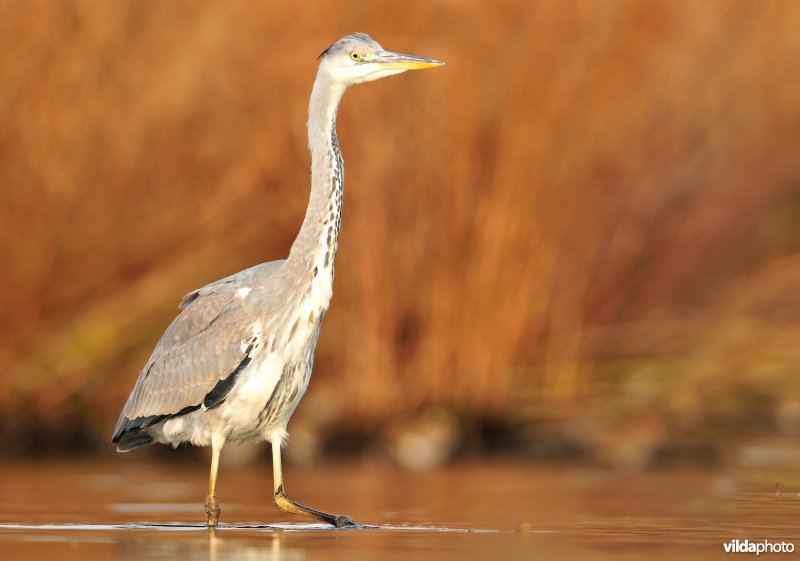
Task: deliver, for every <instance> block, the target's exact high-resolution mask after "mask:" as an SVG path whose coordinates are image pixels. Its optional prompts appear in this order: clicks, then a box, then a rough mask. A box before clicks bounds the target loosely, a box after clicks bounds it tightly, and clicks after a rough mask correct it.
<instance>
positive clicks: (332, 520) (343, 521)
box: [272, 485, 358, 528]
mask: <svg viewBox="0 0 800 561" xmlns="http://www.w3.org/2000/svg"><path fill="white" fill-rule="evenodd" d="M272 502H274V503H275V506H276V507H277V508H278V510H282V511H283V512H288V513H289V514H299V515H300V516H306V517H308V518H313V519H315V520H319V521H320V522H325V523H326V524H330V525H331V526H336V527H337V528H347V527H350V526H358V524H356V523H355V522H353V520H352V519H351V518H350V517H349V516H345V515H343V514H328V513H327V512H321V511H319V510H314V509H313V508H309V507H307V506H303V505H301V504H300V503H296V502H294V501H293V500H291V499H290V498H289V497H287V496H286V493H284V491H283V485H281V486H280V487H278V488H277V489H276V490H275V494H274V495H273V497H272Z"/></svg>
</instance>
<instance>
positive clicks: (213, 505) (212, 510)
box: [206, 496, 222, 528]
mask: <svg viewBox="0 0 800 561" xmlns="http://www.w3.org/2000/svg"><path fill="white" fill-rule="evenodd" d="M221 511H222V509H221V508H220V507H219V501H217V497H215V496H214V497H206V516H207V517H208V527H209V528H216V527H217V525H218V524H219V513H220V512H221Z"/></svg>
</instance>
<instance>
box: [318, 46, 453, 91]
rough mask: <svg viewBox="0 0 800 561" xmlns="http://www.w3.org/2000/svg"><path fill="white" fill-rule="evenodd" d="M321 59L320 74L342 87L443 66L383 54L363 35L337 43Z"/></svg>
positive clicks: (392, 54)
mask: <svg viewBox="0 0 800 561" xmlns="http://www.w3.org/2000/svg"><path fill="white" fill-rule="evenodd" d="M320 59H321V63H320V70H321V71H324V72H326V73H328V75H329V76H330V77H331V78H332V79H334V80H336V81H338V82H340V83H342V84H344V85H345V86H351V85H353V84H360V83H361V82H369V81H371V80H377V79H378V78H384V77H386V76H392V75H394V74H400V73H401V72H405V71H406V70H420V69H422V68H433V67H435V66H441V65H442V64H444V63H443V62H441V61H438V60H434V59H432V58H423V57H418V56H412V55H404V54H400V53H393V52H390V51H384V50H383V47H381V46H380V45H379V44H378V42H377V41H375V40H374V39H373V38H372V37H370V36H369V35H367V34H366V33H355V34H353V35H348V36H347V37H343V38H342V39H339V40H338V41H336V42H335V43H334V44H333V45H331V46H330V47H328V48H327V49H326V50H325V52H323V53H322V54H321V55H320Z"/></svg>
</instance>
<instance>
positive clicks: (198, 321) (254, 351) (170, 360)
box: [112, 34, 441, 526]
mask: <svg viewBox="0 0 800 561" xmlns="http://www.w3.org/2000/svg"><path fill="white" fill-rule="evenodd" d="M439 64H441V63H439V62H438V61H433V60H430V59H421V58H418V57H411V56H408V55H397V54H395V53H387V52H385V51H383V50H382V49H381V48H380V45H378V44H377V43H375V42H374V41H373V40H372V39H371V38H369V37H368V36H366V35H363V34H356V35H353V36H348V37H345V38H344V39H342V40H340V41H338V42H337V43H335V44H334V45H332V46H331V48H329V49H328V50H327V51H326V52H325V53H323V55H322V63H321V64H320V69H319V72H318V74H317V79H316V81H315V82H314V88H313V90H312V94H311V102H310V105H309V119H308V135H309V148H310V150H311V197H310V201H309V206H308V210H307V212H306V216H305V219H304V221H303V225H302V227H301V229H300V232H299V234H298V236H297V239H296V240H295V242H294V244H293V245H292V248H291V251H290V253H289V257H288V258H287V259H286V260H281V261H272V262H269V263H264V264H261V265H257V266H255V267H251V268H250V269H247V270H245V271H242V272H240V273H237V274H235V275H232V276H230V277H227V278H225V279H222V280H219V281H217V282H214V283H211V284H209V285H206V286H204V287H203V288H200V289H198V290H195V291H193V292H190V293H189V294H188V295H186V297H184V299H183V301H182V302H181V305H180V308H181V313H180V314H179V315H178V317H176V318H175V320H174V321H173V322H172V324H171V325H170V326H169V327H168V328H167V330H166V331H165V333H164V335H163V336H162V337H161V339H160V340H159V342H158V344H157V345H156V348H155V350H154V351H153V354H152V356H151V357H150V359H149V360H148V361H147V363H146V364H145V367H144V368H143V369H142V371H141V373H140V375H139V378H138V380H137V381H136V385H135V386H134V389H133V391H132V392H131V395H130V397H129V398H128V401H127V402H126V404H125V406H124V408H123V410H122V413H121V414H120V417H119V420H118V421H117V426H116V428H115V430H114V436H113V438H112V441H113V442H114V443H116V444H117V448H118V450H120V451H127V450H132V449H134V448H138V447H140V446H144V445H146V444H150V443H152V442H160V443H163V444H172V445H178V444H180V443H183V442H188V443H191V444H195V445H198V446H208V445H210V446H212V449H213V459H212V468H211V481H210V485H209V500H208V503H207V513H208V517H209V525H210V526H214V525H216V524H217V519H218V516H219V506H218V504H217V501H216V493H215V482H216V474H217V466H218V460H219V454H220V450H221V448H222V446H223V445H224V444H225V442H233V441H236V442H243V441H259V440H268V441H270V442H271V443H272V446H273V461H274V464H275V465H274V466H273V469H274V471H275V503H276V505H277V506H278V507H279V508H281V509H282V510H285V511H287V512H293V513H296V514H303V515H306V516H311V517H314V518H317V519H320V520H324V521H325V522H328V523H331V524H336V525H337V526H341V525H347V524H352V521H350V520H349V519H348V518H347V517H342V516H340V517H334V516H332V515H329V514H326V513H322V512H318V511H315V510H313V509H309V508H307V507H303V506H302V505H298V504H297V503H294V502H293V501H289V500H288V499H287V498H286V497H285V495H284V493H283V485H282V476H281V470H280V447H281V445H282V444H283V441H284V439H285V437H286V427H287V424H288V422H289V419H290V417H291V416H292V414H293V413H294V410H295V409H296V407H297V405H298V403H299V402H300V399H301V398H302V397H303V394H304V393H305V391H306V388H307V387H308V383H309V380H310V378H311V370H312V366H313V362H314V348H315V347H316V343H317V339H318V337H319V332H320V327H321V323H322V319H323V317H324V315H325V312H326V311H327V310H328V306H329V304H330V300H331V296H332V294H333V276H334V259H335V257H336V250H337V247H338V239H339V229H340V227H341V212H342V199H343V189H344V164H343V161H342V156H341V152H340V150H339V143H338V140H337V137H336V112H337V109H338V106H339V102H340V100H341V97H342V95H343V94H344V91H345V89H346V87H347V86H348V85H351V84H353V83H359V82H362V81H368V80H373V79H376V78H380V77H383V76H388V75H391V74H397V73H399V72H403V71H405V70H408V69H413V68H427V67H431V66H436V65H439Z"/></svg>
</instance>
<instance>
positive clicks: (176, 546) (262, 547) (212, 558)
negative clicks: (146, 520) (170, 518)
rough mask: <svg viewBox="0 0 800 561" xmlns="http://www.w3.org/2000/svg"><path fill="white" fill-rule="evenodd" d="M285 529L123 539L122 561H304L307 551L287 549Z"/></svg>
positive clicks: (210, 532) (118, 546)
mask: <svg viewBox="0 0 800 561" xmlns="http://www.w3.org/2000/svg"><path fill="white" fill-rule="evenodd" d="M286 541H287V540H286V533H285V532H284V531H283V530H282V529H275V530H272V531H262V532H259V534H258V535H255V534H253V533H249V532H248V534H247V535H246V536H243V535H242V534H241V533H240V532H239V531H238V530H237V529H235V528H226V529H222V530H209V531H208V532H207V534H202V537H201V535H194V536H191V537H190V538H188V539H187V537H186V536H178V537H177V538H176V539H174V540H168V541H165V540H144V539H143V540H119V541H117V550H118V553H119V558H120V559H126V560H134V559H135V560H137V561H138V560H141V559H176V560H178V559H180V560H182V561H184V560H185V561H196V560H208V561H304V560H305V559H306V558H307V556H306V552H305V551H304V550H303V549H300V548H293V547H287V546H286Z"/></svg>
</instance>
